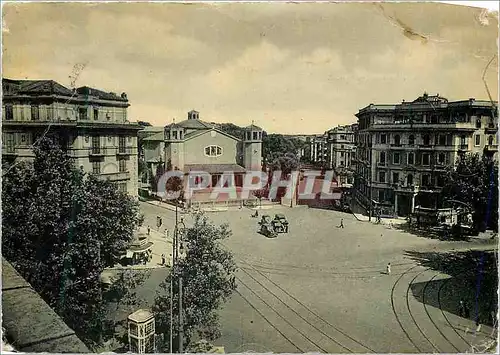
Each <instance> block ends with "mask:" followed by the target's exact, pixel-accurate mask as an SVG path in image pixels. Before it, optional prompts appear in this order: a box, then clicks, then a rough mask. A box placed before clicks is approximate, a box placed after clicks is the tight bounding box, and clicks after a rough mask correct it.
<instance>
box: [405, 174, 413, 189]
mask: <svg viewBox="0 0 500 355" xmlns="http://www.w3.org/2000/svg"><path fill="white" fill-rule="evenodd" d="M406 183H407V184H408V186H412V185H413V175H412V174H408V176H406Z"/></svg>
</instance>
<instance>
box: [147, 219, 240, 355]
mask: <svg viewBox="0 0 500 355" xmlns="http://www.w3.org/2000/svg"><path fill="white" fill-rule="evenodd" d="M230 235H231V231H230V230H229V227H228V226H227V225H221V226H219V227H217V226H215V225H214V224H212V223H210V222H209V220H208V219H207V218H206V217H205V216H202V215H197V216H196V217H195V221H194V225H193V226H192V227H191V228H188V229H187V230H186V234H185V236H184V238H183V243H184V244H185V247H186V248H187V251H186V256H185V258H183V259H181V260H180V261H179V262H178V264H177V265H176V266H175V267H174V270H173V272H171V273H170V274H169V275H168V276H167V278H166V279H165V281H164V282H162V284H161V286H160V287H161V291H160V292H159V293H158V294H157V297H156V300H155V304H154V306H153V312H154V313H155V319H156V329H157V332H158V333H163V334H164V337H163V339H164V342H163V346H164V348H163V350H164V351H165V350H167V351H168V349H169V344H168V342H169V340H168V339H169V331H170V330H169V329H170V328H169V327H170V301H171V299H170V281H171V278H173V279H172V280H173V288H172V291H173V301H174V302H173V314H174V317H173V319H174V321H173V334H174V335H177V334H178V331H179V319H178V314H179V305H178V299H179V287H178V280H179V277H182V280H183V298H182V303H183V319H184V322H183V324H184V327H183V330H184V348H187V346H188V345H189V343H190V341H191V339H192V337H193V335H194V334H195V333H198V335H199V336H200V338H202V339H207V340H214V339H216V338H217V337H219V336H220V324H219V316H218V313H217V310H218V309H219V308H220V307H221V306H222V305H223V303H224V302H225V301H227V300H228V298H229V297H230V296H231V294H232V292H233V291H234V290H235V289H236V283H235V278H234V273H235V271H236V264H235V262H234V260H233V256H232V254H231V253H230V252H229V251H227V250H225V249H224V248H223V247H222V245H221V241H222V240H224V239H227V238H229V236H230ZM173 338H174V344H173V349H176V348H177V341H176V340H175V339H176V336H174V337H173Z"/></svg>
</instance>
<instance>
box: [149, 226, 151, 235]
mask: <svg viewBox="0 0 500 355" xmlns="http://www.w3.org/2000/svg"><path fill="white" fill-rule="evenodd" d="M149 233H151V228H149V226H148V235H149Z"/></svg>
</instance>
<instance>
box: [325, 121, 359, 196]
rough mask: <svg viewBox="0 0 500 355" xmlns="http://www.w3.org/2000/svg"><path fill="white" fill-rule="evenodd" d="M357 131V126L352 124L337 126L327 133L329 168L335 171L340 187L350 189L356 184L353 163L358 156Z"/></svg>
mask: <svg viewBox="0 0 500 355" xmlns="http://www.w3.org/2000/svg"><path fill="white" fill-rule="evenodd" d="M356 129H357V124H352V125H345V126H337V127H335V128H332V129H330V130H329V131H327V132H326V135H327V142H328V143H327V147H328V155H327V156H328V167H329V168H330V169H333V170H334V171H335V173H336V175H337V177H338V180H339V181H338V183H339V185H340V186H346V187H349V186H351V185H352V184H353V182H354V177H353V174H352V169H353V166H352V163H353V158H354V157H355V154H356V145H355V142H354V134H355V132H356Z"/></svg>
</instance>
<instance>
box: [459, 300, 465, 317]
mask: <svg viewBox="0 0 500 355" xmlns="http://www.w3.org/2000/svg"><path fill="white" fill-rule="evenodd" d="M458 315H459V316H460V317H462V318H463V317H464V316H465V303H464V300H463V299H461V300H460V304H459V306H458Z"/></svg>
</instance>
